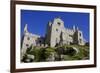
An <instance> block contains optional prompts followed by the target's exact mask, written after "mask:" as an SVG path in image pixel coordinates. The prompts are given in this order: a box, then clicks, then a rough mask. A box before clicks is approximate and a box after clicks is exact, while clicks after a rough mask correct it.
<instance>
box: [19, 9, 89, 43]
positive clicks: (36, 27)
mask: <svg viewBox="0 0 100 73" xmlns="http://www.w3.org/2000/svg"><path fill="white" fill-rule="evenodd" d="M56 17H60V18H61V19H62V20H63V21H64V26H65V27H66V28H71V29H72V28H73V25H75V26H78V28H79V29H80V30H81V31H83V36H84V38H85V39H86V40H87V41H89V24H90V23H89V13H79V12H55V11H35V10H21V36H22V35H23V32H24V27H25V24H27V25H28V31H29V32H30V33H33V34H37V35H40V36H44V35H45V33H46V27H47V24H48V21H53V19H54V18H56Z"/></svg>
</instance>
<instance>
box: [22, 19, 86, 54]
mask: <svg viewBox="0 0 100 73" xmlns="http://www.w3.org/2000/svg"><path fill="white" fill-rule="evenodd" d="M21 42H22V44H21V45H22V52H23V54H24V53H25V52H26V50H27V48H29V47H30V46H50V47H55V46H58V45H65V44H66V45H70V44H77V45H84V44H85V39H84V38H83V33H82V31H81V30H79V29H78V27H75V26H73V29H69V28H65V27H64V21H63V20H62V19H61V18H55V19H54V20H53V21H52V22H51V21H50V22H49V23H48V25H47V28H46V34H45V37H42V36H39V35H36V34H34V33H30V32H28V30H27V24H26V26H25V28H24V35H23V38H22V41H21Z"/></svg>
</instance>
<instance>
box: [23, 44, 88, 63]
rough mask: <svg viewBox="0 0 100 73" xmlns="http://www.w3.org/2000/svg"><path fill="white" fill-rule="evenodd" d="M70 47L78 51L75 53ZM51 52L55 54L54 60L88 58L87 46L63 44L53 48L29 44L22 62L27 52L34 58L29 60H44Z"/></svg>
mask: <svg viewBox="0 0 100 73" xmlns="http://www.w3.org/2000/svg"><path fill="white" fill-rule="evenodd" d="M72 47H76V48H77V50H79V52H78V53H76V51H75V50H74V49H73V48H72ZM51 53H54V54H56V56H55V61H61V60H66V61H67V60H83V59H89V46H88V45H85V46H80V45H63V46H59V47H53V48H51V47H36V46H34V47H33V46H31V47H30V48H28V49H27V51H26V54H25V56H24V58H23V62H25V59H27V54H31V55H34V56H35V58H34V60H31V61H32V62H44V61H46V59H47V58H48V57H49V56H50V55H51ZM62 56H63V58H62Z"/></svg>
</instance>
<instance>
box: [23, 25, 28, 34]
mask: <svg viewBox="0 0 100 73" xmlns="http://www.w3.org/2000/svg"><path fill="white" fill-rule="evenodd" d="M26 32H28V30H27V24H25V27H24V33H26Z"/></svg>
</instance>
